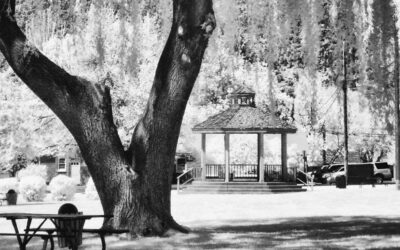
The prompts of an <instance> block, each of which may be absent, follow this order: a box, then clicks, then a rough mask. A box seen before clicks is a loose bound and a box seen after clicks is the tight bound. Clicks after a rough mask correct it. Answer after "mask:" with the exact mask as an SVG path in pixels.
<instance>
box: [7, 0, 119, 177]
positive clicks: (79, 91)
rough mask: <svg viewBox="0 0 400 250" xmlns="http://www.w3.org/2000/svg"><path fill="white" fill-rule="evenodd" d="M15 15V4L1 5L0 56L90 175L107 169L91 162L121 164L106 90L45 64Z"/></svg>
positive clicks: (108, 94) (115, 129)
mask: <svg viewBox="0 0 400 250" xmlns="http://www.w3.org/2000/svg"><path fill="white" fill-rule="evenodd" d="M14 14H15V0H0V51H1V52H2V53H3V55H4V56H5V58H6V60H7V62H8V63H9V65H10V66H11V67H12V69H13V70H14V71H15V73H16V74H17V75H18V76H19V77H20V78H21V79H22V81H23V82H24V83H25V84H26V85H27V86H28V87H29V88H30V89H31V90H32V91H33V92H34V93H35V94H36V95H37V96H38V97H39V98H40V99H41V100H42V101H43V102H44V103H45V104H46V105H47V106H48V107H49V108H50V109H51V110H52V111H53V112H54V113H55V114H56V115H57V116H58V117H59V118H60V120H61V121H62V122H63V123H64V124H65V125H66V127H67V128H68V130H69V131H70V132H71V134H72V135H73V136H74V138H75V140H76V141H77V143H78V145H79V147H80V148H81V151H82V154H83V156H84V158H85V161H86V163H87V164H88V166H89V164H91V165H90V166H92V167H91V168H92V169H90V170H91V174H93V172H95V171H99V172H101V169H103V168H105V167H107V166H100V164H97V162H90V161H91V160H89V158H95V159H99V162H100V161H101V160H103V162H110V159H106V158H107V157H110V155H111V154H113V153H114V156H115V155H119V156H120V157H121V159H119V161H125V155H124V150H123V146H122V143H121V140H120V138H119V136H118V133H117V128H116V126H115V124H114V122H113V117H112V107H111V96H110V91H109V88H108V87H106V86H104V85H101V84H92V83H90V82H88V81H86V80H84V79H82V78H80V77H77V76H73V75H70V74H69V73H67V72H66V71H65V70H64V69H62V68H61V67H59V66H58V65H56V64H55V63H53V62H52V61H51V60H49V59H48V58H47V57H46V56H44V55H43V54H42V53H41V52H40V51H39V50H38V49H37V48H36V47H35V46H33V45H32V44H31V43H30V42H29V41H28V40H27V38H26V36H25V34H24V33H23V32H22V31H21V29H20V28H19V27H18V25H17V23H16V21H15V18H14ZM104 140H107V141H108V142H109V143H104ZM95 168H99V170H95ZM100 174H102V175H106V174H107V173H106V172H104V171H102V172H101V173H100Z"/></svg>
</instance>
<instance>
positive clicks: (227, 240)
mask: <svg viewBox="0 0 400 250" xmlns="http://www.w3.org/2000/svg"><path fill="white" fill-rule="evenodd" d="M157 241H158V240H157ZM158 244H161V245H158ZM134 245H135V247H136V248H135V249H155V248H156V249H189V248H191V249H266V248H268V249H280V248H286V249H382V248H398V249H400V218H399V217H395V218H388V217H382V218H381V217H311V218H292V219H281V220H275V219H274V220H271V221H268V220H265V221H262V222H255V221H227V222H226V225H223V226H219V227H213V228H204V227H199V228H194V231H193V232H192V233H191V234H189V235H187V236H183V237H182V236H173V237H171V238H168V239H164V241H160V242H159V243H157V244H154V245H152V244H151V243H150V244H149V242H148V240H147V239H138V240H137V241H136V242H135V244H134ZM110 246H112V247H113V248H112V249H126V248H124V246H118V244H114V245H110ZM158 247H159V248H158Z"/></svg>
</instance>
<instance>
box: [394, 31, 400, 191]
mask: <svg viewBox="0 0 400 250" xmlns="http://www.w3.org/2000/svg"><path fill="white" fill-rule="evenodd" d="M397 32H398V31H397V29H396V34H397ZM394 42H395V51H394V53H395V57H394V58H395V60H397V62H396V63H395V67H394V85H395V97H394V99H395V101H394V103H395V131H394V135H395V141H396V147H395V155H396V159H395V164H394V169H393V171H394V178H395V181H396V187H397V189H398V190H400V138H399V136H400V135H399V129H400V117H399V116H400V111H399V109H400V108H399V92H400V91H399V73H400V72H399V62H398V60H399V57H400V56H399V40H398V37H397V35H395V39H394Z"/></svg>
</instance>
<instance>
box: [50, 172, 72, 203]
mask: <svg viewBox="0 0 400 250" xmlns="http://www.w3.org/2000/svg"><path fill="white" fill-rule="evenodd" d="M49 187H50V192H51V196H52V199H53V200H57V201H69V200H72V198H73V197H74V194H75V192H76V183H75V181H74V180H73V179H72V178H71V177H68V176H66V175H57V176H56V177H54V178H53V179H52V180H51V182H50V185H49Z"/></svg>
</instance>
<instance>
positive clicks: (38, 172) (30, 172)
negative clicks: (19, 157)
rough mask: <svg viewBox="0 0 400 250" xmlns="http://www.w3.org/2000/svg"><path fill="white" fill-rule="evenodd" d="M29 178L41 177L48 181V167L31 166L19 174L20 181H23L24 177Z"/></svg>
mask: <svg viewBox="0 0 400 250" xmlns="http://www.w3.org/2000/svg"><path fill="white" fill-rule="evenodd" d="M29 176H39V177H42V178H43V179H45V180H46V179H47V166H46V165H37V164H29V165H28V166H27V167H26V168H25V169H22V170H21V171H19V172H18V179H22V178H24V177H29Z"/></svg>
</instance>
